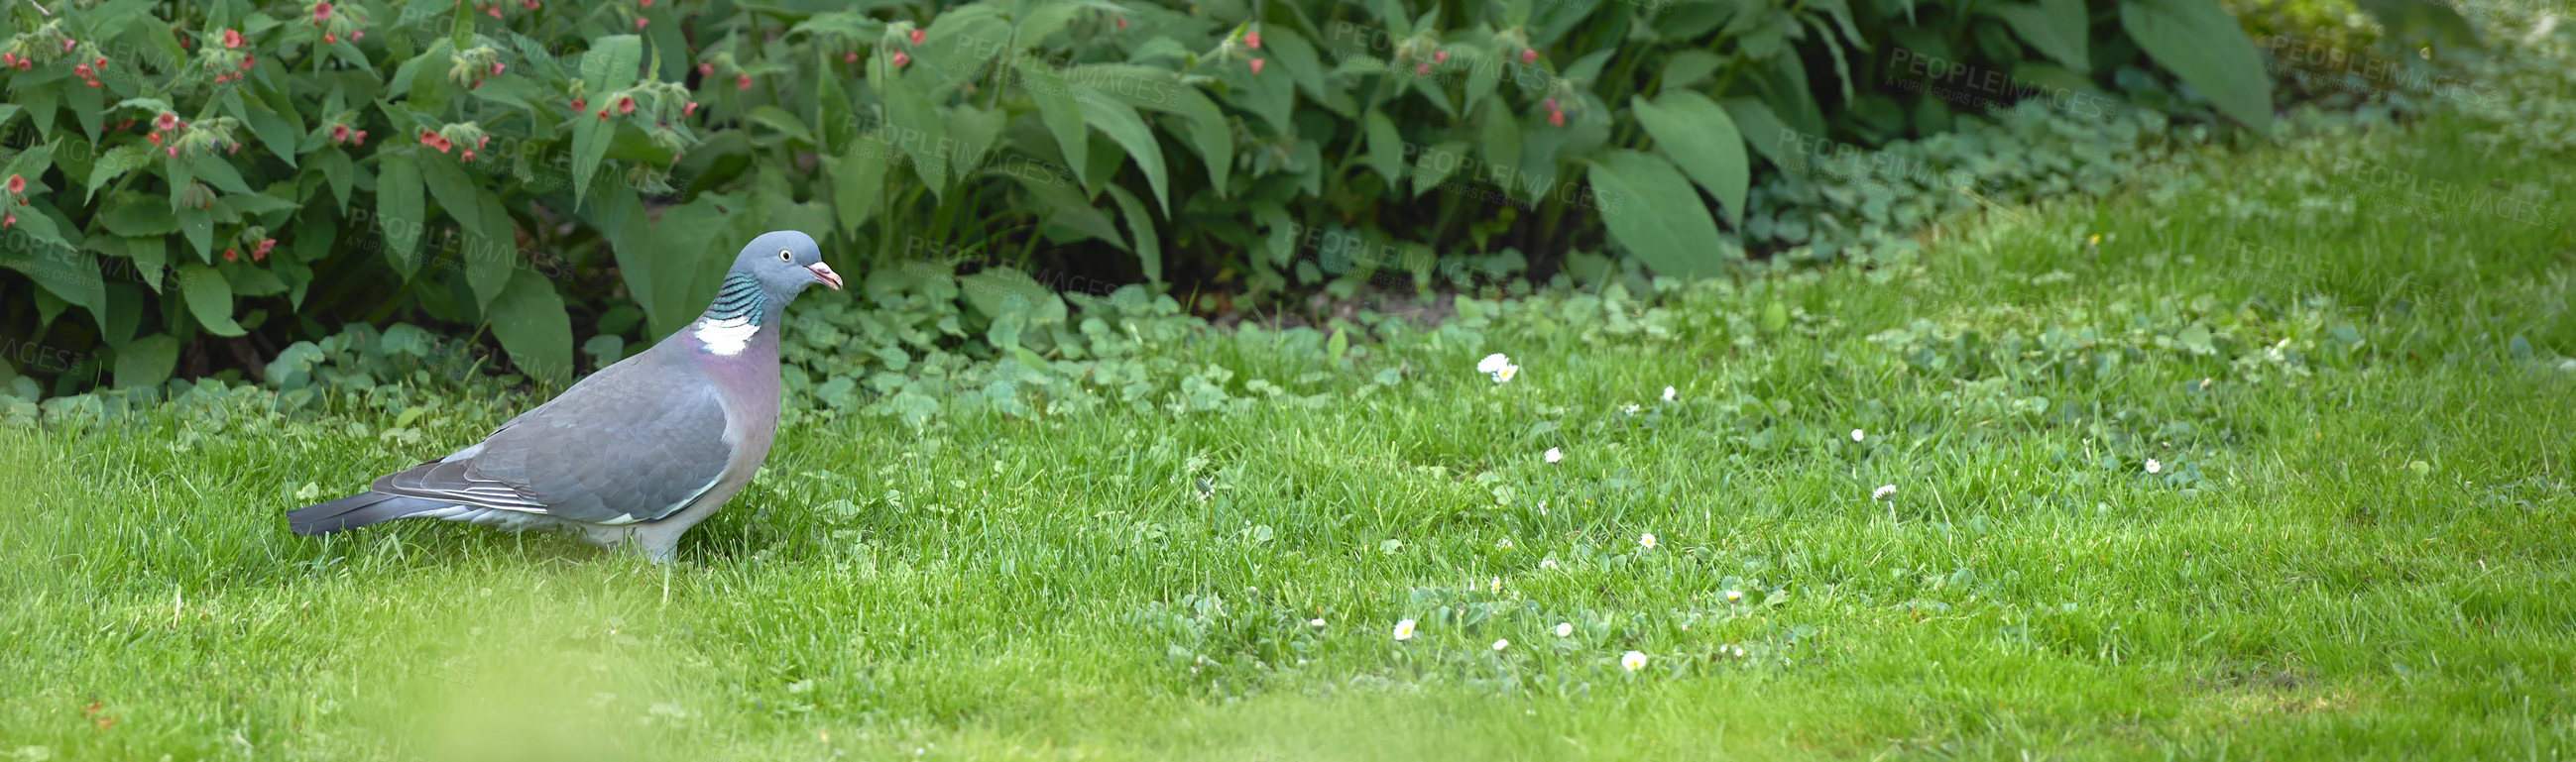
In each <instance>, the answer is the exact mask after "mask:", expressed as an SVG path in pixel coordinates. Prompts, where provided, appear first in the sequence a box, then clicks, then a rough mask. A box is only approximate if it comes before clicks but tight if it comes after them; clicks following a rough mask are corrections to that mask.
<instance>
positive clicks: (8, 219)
mask: <svg viewBox="0 0 2576 762" xmlns="http://www.w3.org/2000/svg"><path fill="white" fill-rule="evenodd" d="M16 224H18V215H15V214H11V215H6V216H0V228H5V227H9V226H11V225H16Z"/></svg>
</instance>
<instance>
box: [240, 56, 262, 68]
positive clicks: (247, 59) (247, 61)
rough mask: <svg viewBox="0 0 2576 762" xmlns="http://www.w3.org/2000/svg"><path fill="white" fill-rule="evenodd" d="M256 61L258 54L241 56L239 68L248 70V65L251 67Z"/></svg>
mask: <svg viewBox="0 0 2576 762" xmlns="http://www.w3.org/2000/svg"><path fill="white" fill-rule="evenodd" d="M258 61H259V57H258V56H242V60H241V70H242V71H250V67H252V66H254V65H256V64H257V63H258Z"/></svg>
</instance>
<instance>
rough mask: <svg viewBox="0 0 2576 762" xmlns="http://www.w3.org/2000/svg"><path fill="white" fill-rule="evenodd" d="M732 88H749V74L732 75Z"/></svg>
mask: <svg viewBox="0 0 2576 762" xmlns="http://www.w3.org/2000/svg"><path fill="white" fill-rule="evenodd" d="M733 89H736V90H749V89H751V75H749V74H744V75H741V76H738V77H734V78H733Z"/></svg>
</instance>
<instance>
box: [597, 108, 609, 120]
mask: <svg viewBox="0 0 2576 762" xmlns="http://www.w3.org/2000/svg"><path fill="white" fill-rule="evenodd" d="M599 120H600V121H603V122H605V121H608V109H600V110H599Z"/></svg>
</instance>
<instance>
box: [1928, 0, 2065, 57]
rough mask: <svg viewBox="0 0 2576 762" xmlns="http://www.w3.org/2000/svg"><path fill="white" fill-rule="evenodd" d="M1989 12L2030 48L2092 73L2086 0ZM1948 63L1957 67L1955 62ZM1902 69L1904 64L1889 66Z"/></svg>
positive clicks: (2050, 0) (2044, 1)
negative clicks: (2088, 46)
mask: <svg viewBox="0 0 2576 762" xmlns="http://www.w3.org/2000/svg"><path fill="white" fill-rule="evenodd" d="M1988 10H1990V11H1992V12H1993V13H1994V14H1995V15H1996V16H1999V17H2002V18H2003V20H2004V24H2005V25H2006V26H2010V27H2012V30H2013V34H2016V35H2020V36H2021V38H2022V39H2023V40H2024V41H2027V42H2029V43H2030V45H2031V47H2035V48H2038V49H2039V52H2041V53H2046V54H2048V57H2050V58H2054V59H2057V62H2058V63H2060V64H2063V65H2065V66H2066V68H2069V69H2073V70H2075V71H2076V73H2079V74H2082V73H2088V72H2091V71H2092V70H2093V61H2092V58H2091V57H2090V56H2091V54H2090V53H2088V52H2086V51H2085V49H2084V46H2085V42H2086V40H2087V38H2089V37H2091V34H2090V33H2089V32H2088V30H2087V29H2086V26H2087V22H2088V21H2089V19H2087V18H2086V17H2085V12H2084V0H2038V1H2037V2H2033V3H2012V4H2007V5H1998V6H1994V7H1992V8H1989V9H1988ZM1897 50H1898V52H1897V53H1896V55H1899V56H1906V55H1911V53H1910V52H1908V51H1906V50H1905V49H1904V48H1898V49H1897ZM1945 63H1947V64H1948V65H1953V66H1955V65H1957V63H1956V62H1945ZM1899 65H1902V64H1890V66H1899Z"/></svg>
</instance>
